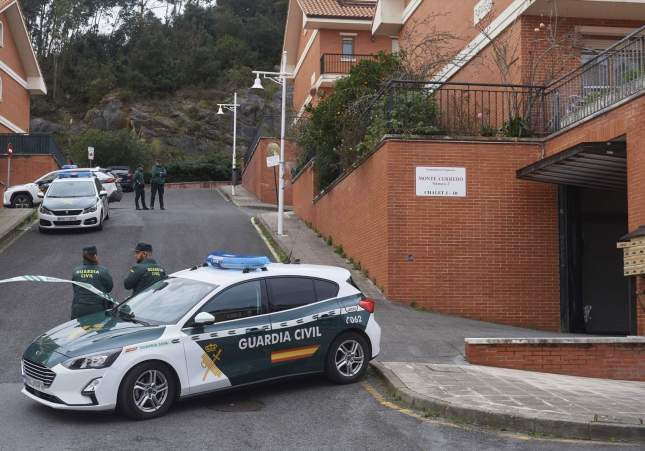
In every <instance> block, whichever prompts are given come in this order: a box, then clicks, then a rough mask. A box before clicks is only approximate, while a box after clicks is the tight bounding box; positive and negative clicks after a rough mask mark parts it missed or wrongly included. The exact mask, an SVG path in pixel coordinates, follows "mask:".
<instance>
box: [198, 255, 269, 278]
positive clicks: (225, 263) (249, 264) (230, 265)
mask: <svg viewBox="0 0 645 451" xmlns="http://www.w3.org/2000/svg"><path fill="white" fill-rule="evenodd" d="M206 263H207V264H208V266H212V267H216V268H219V269H237V270H242V271H243V272H244V273H247V272H249V271H251V270H257V269H263V271H266V266H267V265H269V264H271V260H269V259H268V258H267V257H265V256H259V255H235V254H229V253H226V252H221V251H215V252H211V253H210V254H208V256H207V257H206Z"/></svg>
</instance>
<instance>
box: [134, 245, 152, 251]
mask: <svg viewBox="0 0 645 451" xmlns="http://www.w3.org/2000/svg"><path fill="white" fill-rule="evenodd" d="M134 250H135V252H152V245H150V244H148V243H137V247H135V248H134Z"/></svg>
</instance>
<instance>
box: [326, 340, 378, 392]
mask: <svg viewBox="0 0 645 451" xmlns="http://www.w3.org/2000/svg"><path fill="white" fill-rule="evenodd" d="M368 350H369V347H368V345H367V341H366V340H365V339H364V338H363V337H362V336H361V335H359V334H357V333H355V332H348V333H344V334H342V335H339V336H338V337H336V339H335V340H334V341H333V343H332V344H331V346H330V347H329V353H328V355H327V367H326V373H327V377H329V379H331V380H332V381H334V382H336V383H338V384H349V383H352V382H356V381H357V380H359V379H360V378H362V377H363V376H364V375H365V372H366V371H367V364H368V357H367V354H368Z"/></svg>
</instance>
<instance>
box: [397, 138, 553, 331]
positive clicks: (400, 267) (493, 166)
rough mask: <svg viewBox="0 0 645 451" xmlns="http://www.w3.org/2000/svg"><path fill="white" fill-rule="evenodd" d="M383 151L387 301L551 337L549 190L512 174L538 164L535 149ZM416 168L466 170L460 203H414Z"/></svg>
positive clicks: (408, 145) (443, 145)
mask: <svg viewBox="0 0 645 451" xmlns="http://www.w3.org/2000/svg"><path fill="white" fill-rule="evenodd" d="M386 146H387V151H388V152H389V155H390V159H391V160H390V165H389V168H390V170H389V171H388V178H389V186H390V191H389V196H390V199H389V205H390V220H389V225H390V226H389V227H390V228H389V233H390V240H389V249H390V250H389V257H390V259H389V274H390V280H391V283H390V287H389V290H388V295H389V296H390V297H391V298H392V299H394V300H398V301H404V302H410V301H416V302H417V303H418V304H419V305H421V306H424V307H427V308H429V309H432V310H436V311H439V312H443V313H449V314H455V315H460V316H465V317H470V318H477V319H481V320H485V321H492V322H497V323H503V324H513V325H518V326H524V327H531V328H536V329H545V330H558V329H559V324H560V311H559V279H558V277H559V268H558V258H559V257H558V223H557V193H556V188H555V187H554V186H551V185H547V184H540V183H531V182H522V181H520V180H518V179H517V178H516V175H515V171H516V170H517V168H519V167H522V166H523V165H525V164H526V163H528V162H531V161H534V160H535V159H536V158H537V156H538V155H539V152H540V146H539V145H536V144H526V143H499V142H498V143H485V142H432V141H426V142H411V141H392V142H389V143H388V144H387V145H386ZM416 166H446V167H452V166H456V167H465V168H466V177H467V197H465V198H439V197H417V196H416V194H415V167H416ZM410 256H411V257H410ZM407 260H413V261H407ZM394 281H396V282H395V283H394Z"/></svg>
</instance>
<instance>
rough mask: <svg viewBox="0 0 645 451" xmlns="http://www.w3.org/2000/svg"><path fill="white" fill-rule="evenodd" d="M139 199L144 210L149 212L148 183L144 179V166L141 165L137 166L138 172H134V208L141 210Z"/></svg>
mask: <svg viewBox="0 0 645 451" xmlns="http://www.w3.org/2000/svg"><path fill="white" fill-rule="evenodd" d="M139 199H141V205H142V206H143V209H144V210H147V209H148V207H146V182H145V180H144V178H143V165H142V164H140V165H139V166H137V170H136V171H134V206H135V207H136V208H137V210H140V208H139Z"/></svg>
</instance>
